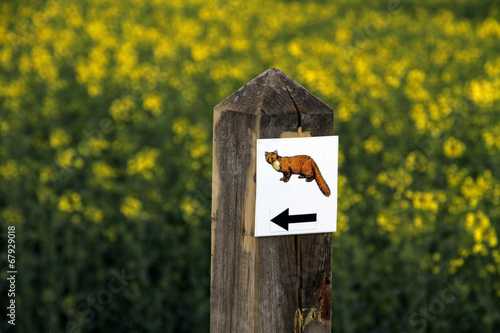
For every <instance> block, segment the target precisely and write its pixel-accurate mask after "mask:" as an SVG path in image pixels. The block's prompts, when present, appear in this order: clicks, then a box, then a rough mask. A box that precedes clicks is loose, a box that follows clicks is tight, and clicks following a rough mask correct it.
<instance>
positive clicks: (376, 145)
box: [363, 135, 384, 154]
mask: <svg viewBox="0 0 500 333" xmlns="http://www.w3.org/2000/svg"><path fill="white" fill-rule="evenodd" d="M363 146H364V148H365V150H366V151H367V152H368V153H369V154H376V153H378V152H380V151H381V150H382V148H384V143H383V142H382V141H380V140H379V139H377V137H376V136H374V135H372V136H370V137H369V138H368V139H366V140H365V141H364V142H363Z"/></svg>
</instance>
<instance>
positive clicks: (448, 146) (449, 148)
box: [443, 137, 465, 158]
mask: <svg viewBox="0 0 500 333" xmlns="http://www.w3.org/2000/svg"><path fill="white" fill-rule="evenodd" d="M464 151H465V144H464V143H463V142H461V141H459V140H457V139H455V138H454V137H450V138H448V139H446V141H445V142H444V144H443V153H444V155H445V156H447V157H449V158H458V157H460V156H462V154H463V153H464Z"/></svg>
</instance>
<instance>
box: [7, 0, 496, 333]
mask: <svg viewBox="0 0 500 333" xmlns="http://www.w3.org/2000/svg"><path fill="white" fill-rule="evenodd" d="M499 10H500V6H499V4H498V2H496V1H493V0H485V1H480V2H477V1H466V0H458V1H452V0H438V1H436V0H422V1H416V0H413V1H409V0H387V1H382V0H374V1H366V2H365V1H361V0H339V1H336V2H335V4H332V3H331V2H329V1H300V2H287V1H270V0H267V1H263V0H251V1H243V0H228V1H223V0H222V1H219V2H214V1H201V0H188V1H180V0H172V1H160V0H150V1H142V0H124V1H107V0H95V1H77V0H48V1H29V0H17V1H2V2H1V3H0V13H1V14H0V140H1V145H0V180H1V181H0V221H1V222H0V227H1V236H2V237H1V243H0V250H1V256H0V258H1V259H0V263H1V265H0V266H1V271H0V293H1V299H2V301H1V310H0V314H1V319H0V323H1V324H0V331H2V332H10V331H14V330H13V329H12V327H11V326H10V325H9V324H8V323H7V319H8V318H7V316H6V313H5V311H6V306H7V304H8V300H9V298H8V297H7V289H8V287H9V286H8V284H7V280H6V278H7V268H6V267H7V246H6V241H7V226H15V227H16V246H17V247H16V268H17V271H18V274H17V279H16V298H15V300H16V326H15V327H16V331H17V332H55V333H60V332H208V330H209V286H210V281H209V280H210V274H209V270H210V200H211V198H210V197H211V159H212V156H211V144H212V143H211V140H212V133H211V131H212V110H213V107H214V106H215V105H216V104H218V103H219V102H220V101H222V100H223V99H224V98H226V97H227V96H229V95H230V94H231V93H232V92H234V91H235V90H237V89H238V88H239V87H241V86H242V85H244V84H245V83H247V82H248V81H249V80H251V79H253V78H254V77H256V76H257V75H258V74H259V73H261V72H263V71H265V70H267V69H268V68H271V67H276V68H279V69H280V70H282V71H284V72H285V73H286V74H287V75H288V76H290V77H291V78H292V79H294V80H295V81H297V82H298V83H299V84H301V85H303V86H304V87H305V88H306V89H308V90H309V91H311V92H312V93H313V94H315V95H316V96H317V97H319V98H320V99H322V100H323V101H324V102H325V103H326V104H328V105H330V106H331V107H332V108H334V109H335V134H336V135H339V136H340V150H341V152H340V161H339V162H340V170H339V212H338V232H337V233H335V234H334V245H333V318H332V326H333V328H334V331H336V332H472V331H475V332H500V311H499V309H500V273H499V272H500V251H499V244H498V233H499V232H500V174H499V173H500V112H499V107H500V43H499V40H500V12H499Z"/></svg>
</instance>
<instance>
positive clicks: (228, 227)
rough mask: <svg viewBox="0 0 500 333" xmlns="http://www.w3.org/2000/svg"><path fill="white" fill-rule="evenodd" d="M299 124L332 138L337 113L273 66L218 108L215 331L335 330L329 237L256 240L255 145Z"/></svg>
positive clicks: (214, 184) (214, 180) (212, 323)
mask: <svg viewBox="0 0 500 333" xmlns="http://www.w3.org/2000/svg"><path fill="white" fill-rule="evenodd" d="M299 125H301V126H302V128H303V130H304V131H307V132H310V133H311V135H312V136H320V135H332V134H333V111H332V110H331V109H330V108H329V107H328V106H327V105H325V104H324V103H323V102H321V101H320V100H319V99H317V98H316V97H314V96H313V95H312V94H311V93H309V92H308V91H307V90H305V89H304V88H303V87H301V86H300V85H299V84H297V83H296V82H295V81H293V80H292V79H290V78H289V77H288V76H286V75H285V74H284V73H282V72H281V71H279V70H277V69H274V68H273V69H270V70H268V71H266V72H264V73H262V74H261V75H259V76H258V77H257V78H255V79H254V80H252V81H251V82H249V83H248V84H246V85H245V86H243V87H242V88H241V89H239V90H238V91H236V92H235V93H233V94H232V95H231V96H229V97H228V98H227V99H225V100H224V101H222V102H221V103H220V104H219V105H217V106H216V107H215V109H214V137H213V149H214V152H213V172H212V189H213V190H212V191H213V193H212V267H211V301H210V306H211V314H210V331H211V332H212V333H214V332H221V333H222V332H223V333H227V332H272V333H275V332H330V318H331V241H332V239H331V234H330V233H327V234H315V235H301V236H280V237H263V238H255V237H253V236H252V235H253V229H254V223H255V181H256V178H255V177H256V176H255V165H256V161H255V152H256V139H260V138H279V137H281V136H282V135H283V133H285V132H288V133H290V132H292V133H293V132H296V131H297V128H298V126H299ZM298 310H299V312H297V311H298ZM311 311H312V312H311ZM313 312H314V315H312V316H309V317H310V319H311V318H312V317H314V318H312V319H311V320H310V323H308V324H307V326H306V327H305V328H304V329H303V327H302V324H301V322H300V321H298V320H297V317H298V316H297V313H300V314H302V315H303V316H304V315H305V316H307V315H308V314H311V313H313ZM316 313H317V314H316ZM304 318H305V317H304ZM303 322H304V320H302V323H303Z"/></svg>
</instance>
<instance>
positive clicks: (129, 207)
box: [120, 196, 142, 218]
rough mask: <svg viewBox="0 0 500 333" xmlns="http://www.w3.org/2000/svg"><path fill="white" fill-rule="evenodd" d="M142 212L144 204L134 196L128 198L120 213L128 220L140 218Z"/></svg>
mask: <svg viewBox="0 0 500 333" xmlns="http://www.w3.org/2000/svg"><path fill="white" fill-rule="evenodd" d="M141 210H142V203H141V202H140V201H139V200H138V199H136V198H134V197H132V196H127V197H126V198H125V200H124V202H123V203H122V204H121V206H120V212H122V214H123V215H125V216H126V217H128V218H135V217H139V216H140V214H141Z"/></svg>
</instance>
